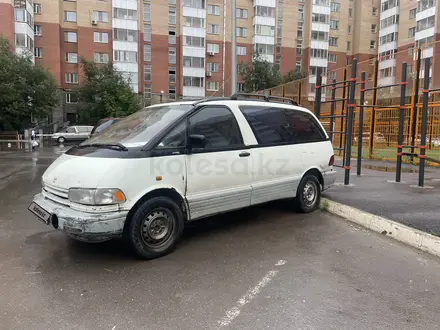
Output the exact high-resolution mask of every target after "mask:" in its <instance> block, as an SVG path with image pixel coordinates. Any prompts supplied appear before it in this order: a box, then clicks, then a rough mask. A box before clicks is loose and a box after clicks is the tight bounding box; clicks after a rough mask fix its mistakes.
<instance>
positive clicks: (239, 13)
mask: <svg viewBox="0 0 440 330" xmlns="http://www.w3.org/2000/svg"><path fill="white" fill-rule="evenodd" d="M235 17H237V18H244V19H247V18H248V10H247V9H242V8H236V9H235Z"/></svg>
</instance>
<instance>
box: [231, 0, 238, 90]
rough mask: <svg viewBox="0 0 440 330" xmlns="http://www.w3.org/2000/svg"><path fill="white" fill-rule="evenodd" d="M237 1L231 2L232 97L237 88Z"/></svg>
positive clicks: (232, 0)
mask: <svg viewBox="0 0 440 330" xmlns="http://www.w3.org/2000/svg"><path fill="white" fill-rule="evenodd" d="M236 7H237V6H236V0H231V95H232V94H234V93H235V90H236V88H237V38H236V33H237V28H236V15H237V14H236V12H235V11H236Z"/></svg>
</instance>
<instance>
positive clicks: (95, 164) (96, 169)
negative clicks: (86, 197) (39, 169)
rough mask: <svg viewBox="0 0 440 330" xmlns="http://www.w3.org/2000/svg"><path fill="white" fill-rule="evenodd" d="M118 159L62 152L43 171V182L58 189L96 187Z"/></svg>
mask: <svg viewBox="0 0 440 330" xmlns="http://www.w3.org/2000/svg"><path fill="white" fill-rule="evenodd" d="M115 162H118V159H108V158H92V157H80V156H71V155H66V154H63V155H61V156H60V157H58V158H57V159H56V160H55V161H54V162H53V163H52V164H51V165H50V166H49V168H48V169H47V170H46V172H44V174H43V178H42V180H43V182H44V184H46V185H50V186H53V187H56V188H60V189H69V188H73V187H80V188H96V187H97V186H98V184H99V181H100V180H102V179H103V178H104V177H105V174H106V172H107V171H108V170H109V169H110V168H111V167H112V166H114V165H115Z"/></svg>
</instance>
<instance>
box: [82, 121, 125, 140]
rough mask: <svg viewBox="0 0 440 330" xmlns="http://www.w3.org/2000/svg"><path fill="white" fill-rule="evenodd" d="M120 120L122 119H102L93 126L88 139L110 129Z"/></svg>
mask: <svg viewBox="0 0 440 330" xmlns="http://www.w3.org/2000/svg"><path fill="white" fill-rule="evenodd" d="M121 119H123V117H121V118H104V119H101V120H100V121H98V123H97V124H96V125H95V127H93V129H92V132H91V133H90V137H92V136H94V135H96V134H98V133H100V132H102V131H103V130H105V129H106V128H108V127H110V126H111V125H113V124H114V123H117V122H118V121H120V120H121Z"/></svg>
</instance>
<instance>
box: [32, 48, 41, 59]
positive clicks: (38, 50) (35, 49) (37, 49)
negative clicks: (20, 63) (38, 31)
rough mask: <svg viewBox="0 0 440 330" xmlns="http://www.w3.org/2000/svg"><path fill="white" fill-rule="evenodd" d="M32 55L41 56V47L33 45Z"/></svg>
mask: <svg viewBox="0 0 440 330" xmlns="http://www.w3.org/2000/svg"><path fill="white" fill-rule="evenodd" d="M34 55H35V57H38V58H42V57H43V48H41V47H35V48H34Z"/></svg>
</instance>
